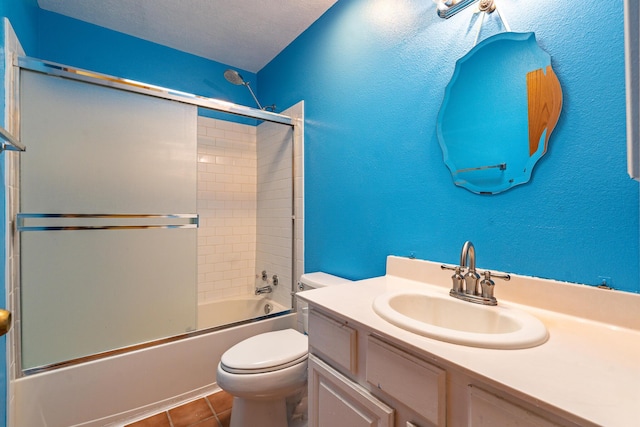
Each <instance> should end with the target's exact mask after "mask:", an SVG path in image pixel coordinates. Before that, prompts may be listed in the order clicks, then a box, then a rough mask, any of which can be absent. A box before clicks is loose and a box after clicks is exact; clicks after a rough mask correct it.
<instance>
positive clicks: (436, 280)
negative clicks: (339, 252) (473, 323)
mask: <svg viewBox="0 0 640 427" xmlns="http://www.w3.org/2000/svg"><path fill="white" fill-rule="evenodd" d="M450 275H451V272H448V271H443V270H442V269H441V268H440V263H434V262H430V261H421V260H413V259H408V258H400V257H392V256H391V257H389V258H388V260H387V275H386V276H382V277H376V278H373V279H367V280H361V281H356V282H353V283H349V284H345V285H339V286H332V287H326V288H320V289H315V290H310V291H305V292H302V293H299V294H298V295H299V297H300V298H302V299H303V300H306V301H307V302H309V303H311V304H312V305H315V306H317V307H319V308H322V309H323V310H326V311H327V312H330V313H334V314H335V315H337V316H339V317H341V318H344V319H346V320H349V321H351V322H354V323H357V324H359V325H361V326H362V327H363V328H365V329H367V330H369V331H372V332H374V333H376V334H379V335H380V336H383V337H384V338H385V339H387V340H390V341H391V342H396V343H397V344H399V345H402V346H405V347H407V348H410V349H411V350H413V351H415V352H416V353H419V354H423V355H424V356H426V357H429V358H431V359H435V360H436V361H440V362H441V363H443V364H448V365H451V366H455V367H456V368H458V369H461V370H462V371H464V372H467V373H469V374H471V375H475V376H480V377H481V378H483V379H485V380H487V381H489V382H491V383H494V384H496V385H502V386H504V387H508V388H509V389H510V390H511V392H512V393H514V394H515V395H516V396H517V395H519V394H521V395H522V396H527V397H528V399H529V400H531V399H535V401H536V403H537V404H538V406H540V407H542V408H547V409H551V410H553V409H560V410H561V411H562V412H564V413H566V414H568V415H570V416H572V418H573V417H575V419H577V420H580V419H582V420H587V421H589V422H591V423H594V424H596V425H602V426H637V425H640V415H638V405H640V295H637V294H630V293H625V292H619V291H611V290H603V289H598V288H595V287H591V286H585V285H575V284H569V283H563V282H556V281H551V280H545V279H537V278H532V277H526V276H517V275H512V279H511V281H510V282H503V281H499V280H496V298H497V299H498V302H499V304H501V305H504V306H512V307H517V308H518V309H521V310H524V311H527V312H529V313H531V314H533V315H534V316H536V317H537V318H538V319H540V320H541V321H542V322H543V323H544V324H545V326H546V327H547V330H548V332H549V339H548V341H547V342H545V343H544V344H542V345H539V346H537V347H533V348H528V349H519V350H494V349H484V348H475V347H468V346H462V345H457V344H450V343H447V342H443V341H438V340H435V339H431V338H426V337H423V336H420V335H417V334H414V333H411V332H408V331H405V330H403V329H401V328H399V327H396V326H394V325H392V324H391V323H388V322H387V321H385V320H383V319H382V318H381V317H379V316H378V315H377V314H376V313H375V312H374V311H373V309H372V303H373V300H374V298H375V297H376V296H378V295H380V294H382V293H385V292H388V291H393V290H420V289H424V287H425V286H427V287H429V288H431V290H435V291H437V292H443V293H448V291H449V288H450V286H451V280H450Z"/></svg>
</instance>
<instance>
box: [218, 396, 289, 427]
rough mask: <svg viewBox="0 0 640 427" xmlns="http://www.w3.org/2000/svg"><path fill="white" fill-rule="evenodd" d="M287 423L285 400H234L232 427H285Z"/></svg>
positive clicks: (235, 398) (237, 398) (239, 398)
mask: <svg viewBox="0 0 640 427" xmlns="http://www.w3.org/2000/svg"><path fill="white" fill-rule="evenodd" d="M287 423H288V421H287V403H286V399H285V398H279V399H256V400H253V399H245V398H242V397H234V398H233V409H232V410H231V424H230V427H248V426H261V427H285V426H287Z"/></svg>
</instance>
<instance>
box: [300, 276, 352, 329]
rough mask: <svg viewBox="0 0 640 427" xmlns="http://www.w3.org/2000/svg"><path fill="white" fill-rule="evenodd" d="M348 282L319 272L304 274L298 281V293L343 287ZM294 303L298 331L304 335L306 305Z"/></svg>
mask: <svg viewBox="0 0 640 427" xmlns="http://www.w3.org/2000/svg"><path fill="white" fill-rule="evenodd" d="M350 282H352V281H351V280H349V279H344V278H342V277H338V276H334V275H333V274H327V273H323V272H321V271H318V272H316V273H305V274H303V275H302V276H300V281H298V291H300V292H301V291H308V290H311V289H318V288H324V287H326V286H336V285H343V284H345V283H350ZM296 303H297V309H298V330H299V331H300V332H303V333H305V334H306V333H307V329H308V322H309V308H308V307H307V303H306V302H304V301H300V300H297V301H296Z"/></svg>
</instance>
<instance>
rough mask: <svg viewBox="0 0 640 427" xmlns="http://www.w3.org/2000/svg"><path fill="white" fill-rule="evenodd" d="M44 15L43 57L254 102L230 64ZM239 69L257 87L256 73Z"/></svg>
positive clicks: (40, 47) (40, 52) (244, 102)
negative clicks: (231, 77)
mask: <svg viewBox="0 0 640 427" xmlns="http://www.w3.org/2000/svg"><path fill="white" fill-rule="evenodd" d="M39 18H40V19H39V22H40V24H39V30H38V31H39V34H40V35H41V36H40V37H38V51H37V55H38V57H39V58H41V59H46V60H49V61H53V62H59V63H62V64H67V65H72V66H76V67H79V68H85V69H88V70H93V71H98V72H101V73H105V74H110V75H114V76H118V77H126V78H129V79H132V80H139V81H143V82H146V83H152V84H156V85H159V86H164V87H169V88H172V89H177V90H181V91H184V92H189V93H194V94H196V95H201V96H205V97H211V98H219V99H224V100H227V101H232V102H236V103H238V104H242V105H253V98H252V97H251V95H250V93H249V91H248V90H247V89H246V88H244V87H242V86H235V85H232V84H231V83H229V82H227V81H226V80H225V79H224V77H223V73H224V71H225V70H226V69H227V68H230V67H229V66H227V65H225V64H222V63H220V62H215V61H211V60H209V59H206V58H202V57H199V56H195V55H191V54H188V53H185V52H181V51H178V50H175V49H171V48H168V47H165V46H161V45H158V44H155V43H151V42H148V41H145V40H142V39H139V38H135V37H131V36H128V35H125V34H122V33H118V32H115V31H111V30H108V29H106V28H103V27H98V26H96V25H92V24H88V23H85V22H82V21H78V20H76V19H71V18H68V17H65V16H62V15H59V14H56V13H52V12H48V11H45V10H41V11H40V15H39ZM32 56H33V55H32ZM239 71H240V72H241V74H242V76H243V77H244V78H245V79H246V80H248V81H250V83H251V85H252V87H254V89H255V88H256V87H257V82H256V81H255V78H256V76H255V74H254V73H250V72H248V71H244V70H239Z"/></svg>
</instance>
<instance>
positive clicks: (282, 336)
mask: <svg viewBox="0 0 640 427" xmlns="http://www.w3.org/2000/svg"><path fill="white" fill-rule="evenodd" d="M308 351H309V347H308V339H307V336H306V335H303V334H301V333H300V332H298V331H296V330H294V329H284V330H282V331H274V332H266V333H263V334H259V335H255V336H253V337H251V338H247V339H246V340H244V341H241V342H239V343H238V344H236V345H234V346H233V347H231V348H230V349H229V350H227V351H226V352H225V353H224V354H223V355H222V358H221V360H220V364H221V367H222V368H223V369H224V370H225V371H227V372H231V373H258V372H269V371H273V370H275V369H283V368H285V367H288V366H291V365H294V364H296V363H299V362H301V361H304V360H306V358H307V355H308Z"/></svg>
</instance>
